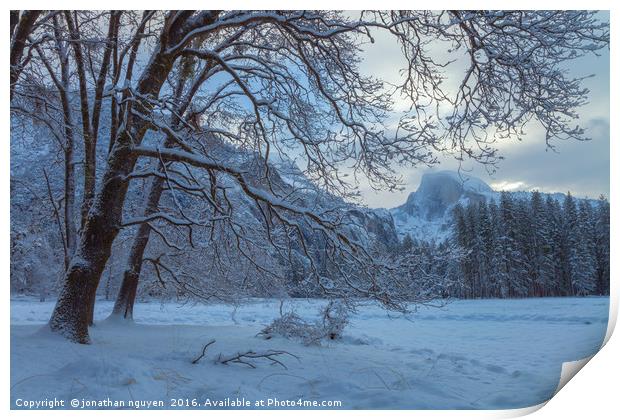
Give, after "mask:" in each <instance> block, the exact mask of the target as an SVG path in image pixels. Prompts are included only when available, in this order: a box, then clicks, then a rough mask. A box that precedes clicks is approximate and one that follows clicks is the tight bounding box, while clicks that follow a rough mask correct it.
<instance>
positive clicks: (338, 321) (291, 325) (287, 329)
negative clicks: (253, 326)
mask: <svg viewBox="0 0 620 420" xmlns="http://www.w3.org/2000/svg"><path fill="white" fill-rule="evenodd" d="M348 316H349V314H348V311H347V307H346V306H345V305H344V304H343V303H342V302H336V301H331V302H330V303H329V304H328V305H327V306H326V307H325V308H323V309H322V310H321V312H320V319H318V320H316V321H314V322H308V321H306V320H304V319H303V318H301V317H300V316H299V315H297V314H296V313H295V312H294V311H291V312H287V313H284V314H282V315H281V316H280V317H279V318H276V319H274V320H273V322H272V323H271V324H269V325H268V326H267V327H265V328H263V330H262V331H261V332H260V333H259V335H261V336H263V337H264V338H265V339H267V340H269V339H271V338H273V337H276V336H279V337H284V338H288V339H296V340H300V341H301V342H302V343H303V344H304V345H307V346H308V345H312V344H320V343H321V341H322V340H324V339H328V340H337V339H340V338H342V333H343V331H344V328H345V327H346V326H347V324H348V322H349V320H348Z"/></svg>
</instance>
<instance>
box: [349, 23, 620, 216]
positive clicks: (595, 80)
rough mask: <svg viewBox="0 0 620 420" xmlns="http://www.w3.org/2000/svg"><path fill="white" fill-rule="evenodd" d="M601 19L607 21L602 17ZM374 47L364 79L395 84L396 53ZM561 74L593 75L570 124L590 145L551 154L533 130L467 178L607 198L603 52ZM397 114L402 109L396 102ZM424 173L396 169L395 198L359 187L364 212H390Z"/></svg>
mask: <svg viewBox="0 0 620 420" xmlns="http://www.w3.org/2000/svg"><path fill="white" fill-rule="evenodd" d="M601 17H602V19H608V18H609V16H608V14H607V15H605V14H603V15H602V16H601ZM373 35H374V36H375V43H374V44H369V45H368V48H367V49H366V52H365V53H364V54H365V61H364V62H363V63H362V71H363V73H365V74H369V75H373V76H375V77H380V78H383V79H387V80H389V81H390V82H396V81H397V80H398V77H399V69H401V68H402V67H403V63H402V59H401V55H400V50H399V48H398V46H397V45H396V43H395V42H393V41H391V40H390V38H389V37H388V36H383V35H380V34H373ZM436 49H437V51H434V53H436V54H437V55H438V56H439V57H441V58H444V56H445V54H446V51H445V48H442V46H437V47H436ZM569 64H570V66H566V67H567V68H565V69H563V70H564V71H566V72H568V73H569V74H570V75H572V76H573V77H583V76H588V75H593V76H592V77H589V78H587V79H585V80H584V82H583V84H584V87H586V88H587V89H588V90H589V95H588V98H589V103H588V104H586V105H585V106H583V107H582V108H581V109H580V110H579V114H580V117H581V118H580V120H577V121H575V124H579V125H581V126H582V127H584V128H585V129H586V134H587V135H588V136H589V137H591V141H587V142H577V141H574V140H569V141H555V142H554V143H553V144H554V146H555V148H556V150H555V151H553V150H547V148H546V145H545V134H544V132H543V130H542V129H541V127H539V126H536V125H534V124H530V126H528V127H526V129H527V133H526V135H525V136H524V138H523V140H522V141H516V140H511V139H508V140H503V141H502V143H501V144H499V151H500V154H501V155H502V156H504V157H505V160H503V161H502V162H500V165H499V167H498V169H497V170H496V171H495V173H493V174H492V175H490V174H489V173H488V172H487V170H486V169H485V168H483V167H482V166H481V165H479V164H476V163H474V162H464V163H463V167H464V169H466V170H467V171H470V172H469V173H470V174H471V175H472V176H476V177H478V178H481V179H482V180H483V181H485V182H487V183H488V184H489V185H491V186H493V187H494V188H495V189H506V190H515V189H524V190H531V189H538V190H540V191H543V192H566V191H571V193H573V194H574V195H576V196H582V197H584V196H588V197H592V198H596V197H598V196H599V195H600V194H605V195H606V196H609V188H610V175H609V173H610V170H609V165H610V130H609V121H610V115H609V109H610V106H609V102H610V101H609V92H610V86H609V79H610V76H609V69H610V66H609V51H608V50H604V51H601V52H600V55H599V56H587V57H583V58H580V59H578V60H575V61H572V62H570V63H569ZM445 75H446V78H447V80H446V87H447V88H449V87H450V86H452V85H454V84H455V83H458V81H460V77H461V76H462V75H461V73H460V69H459V68H458V66H456V67H454V68H451V69H448V70H446V74H445ZM397 106H398V108H399V109H400V108H403V105H402V104H400V103H399V102H397ZM458 167H459V165H458V162H456V161H455V160H454V159H452V158H447V159H445V160H444V161H442V162H441V163H440V164H439V165H437V167H436V169H447V170H457V169H458ZM427 170H429V169H428V168H402V169H400V170H399V173H400V175H401V176H402V178H403V181H404V183H405V184H406V187H405V190H404V191H400V192H392V193H389V192H383V191H380V192H377V191H374V190H372V189H371V188H370V187H369V186H368V185H367V184H365V183H363V182H362V184H361V185H360V192H361V194H362V198H363V201H364V202H365V203H366V204H367V205H368V206H370V207H387V208H390V207H395V206H398V205H400V204H402V203H403V202H404V201H405V200H406V199H407V196H408V194H409V193H411V192H412V191H414V190H415V189H416V188H417V186H418V185H419V182H420V179H421V177H422V174H423V173H424V172H425V171H427Z"/></svg>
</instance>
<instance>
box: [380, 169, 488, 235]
mask: <svg viewBox="0 0 620 420" xmlns="http://www.w3.org/2000/svg"><path fill="white" fill-rule="evenodd" d="M496 195H498V193H496V192H494V191H493V190H492V189H491V187H490V186H488V185H487V184H486V183H485V182H483V181H482V180H480V179H478V178H474V177H465V176H461V175H459V174H458V173H457V172H452V171H439V172H430V173H426V174H424V175H423V176H422V180H421V182H420V186H419V187H418V189H417V191H414V192H412V193H411V194H409V197H408V198H407V201H406V202H405V204H403V205H401V206H399V207H396V208H393V209H391V210H390V213H391V214H392V217H393V218H394V224H395V226H396V230H397V232H398V236H399V237H400V238H403V237H404V236H405V235H407V234H409V235H410V236H411V237H412V238H415V239H420V240H443V239H445V238H446V237H447V236H448V235H449V234H450V225H451V214H450V213H451V210H452V208H453V207H454V206H455V205H456V204H457V203H461V204H467V203H469V202H481V201H484V200H489V199H495V198H496Z"/></svg>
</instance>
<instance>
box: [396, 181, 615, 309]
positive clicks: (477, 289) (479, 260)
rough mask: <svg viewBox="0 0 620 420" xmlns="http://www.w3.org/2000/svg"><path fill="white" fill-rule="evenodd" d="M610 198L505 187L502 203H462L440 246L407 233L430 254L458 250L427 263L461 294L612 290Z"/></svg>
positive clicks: (447, 289) (411, 246)
mask: <svg viewBox="0 0 620 420" xmlns="http://www.w3.org/2000/svg"><path fill="white" fill-rule="evenodd" d="M609 215H610V213H609V202H608V201H607V199H606V198H605V197H603V196H601V197H600V198H599V199H598V200H597V201H594V200H588V199H575V198H574V197H573V196H572V195H571V194H570V193H568V194H566V196H565V197H564V198H563V199H562V200H558V199H557V198H556V197H554V196H553V195H545V194H541V193H540V192H538V191H534V192H532V193H531V194H529V195H525V196H524V195H523V194H514V193H509V192H502V193H501V195H500V198H499V201H498V202H495V201H493V200H491V201H489V202H487V201H486V200H481V201H477V202H469V203H467V204H460V203H459V204H457V205H456V206H455V208H454V209H453V228H452V234H451V236H450V238H449V239H448V240H447V241H446V242H445V243H442V244H440V245H433V244H428V243H419V242H418V243H416V242H414V241H412V240H411V238H410V237H405V239H404V241H403V244H402V246H403V248H404V249H406V250H407V252H408V253H409V254H410V255H415V257H416V258H419V256H420V255H425V256H426V261H430V260H434V259H436V256H437V255H444V254H445V252H446V249H454V250H455V251H454V253H453V254H452V255H454V256H455V259H454V260H453V261H448V260H446V259H443V261H442V262H440V263H439V265H438V266H436V267H432V266H431V265H430V264H429V266H428V269H429V270H435V271H438V270H439V271H442V273H439V274H441V276H438V278H441V277H443V278H444V280H443V281H444V283H443V286H444V287H443V293H444V295H446V296H452V297H458V298H490V297H499V298H515V297H544V296H583V295H607V294H609V279H610V273H609V256H610V254H609V247H610V245H609V243H610V241H609V232H610V230H609Z"/></svg>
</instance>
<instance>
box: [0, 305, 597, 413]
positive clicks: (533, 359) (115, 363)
mask: <svg viewBox="0 0 620 420" xmlns="http://www.w3.org/2000/svg"><path fill="white" fill-rule="evenodd" d="M279 304H280V303H279V301H277V300H255V301H254V302H253V303H251V304H250V305H247V306H244V307H241V308H239V309H238V310H237V311H236V312H233V308H231V307H229V306H225V305H208V306H207V305H202V304H199V305H186V306H178V305H175V304H168V305H165V306H162V305H160V304H159V303H139V304H138V305H137V309H136V315H135V316H136V322H137V323H136V324H130V325H118V324H110V323H109V322H106V321H99V322H98V323H97V325H96V326H95V327H94V328H92V331H91V336H92V339H93V344H92V345H89V346H84V345H79V344H73V343H70V342H69V341H67V340H64V339H62V338H61V337H59V336H57V335H51V334H49V333H45V332H41V331H40V330H41V328H42V325H43V324H44V323H46V322H47V320H48V319H49V315H50V312H51V310H52V307H53V302H44V303H40V302H38V301H33V300H32V299H26V298H22V299H19V298H18V299H14V300H13V301H12V302H11V401H12V403H11V404H12V407H13V408H20V407H18V406H16V401H17V400H18V399H21V400H22V404H23V400H26V401H31V400H44V399H46V398H47V399H53V398H55V397H56V398H59V399H62V400H64V401H65V405H68V404H69V401H70V400H71V399H77V400H78V402H80V403H81V401H82V399H84V400H86V401H91V400H106V399H107V398H109V399H110V400H116V401H121V400H122V401H125V402H126V403H127V402H128V401H130V400H131V401H138V400H147V399H148V400H157V401H162V402H163V403H164V404H165V407H166V408H170V401H171V400H172V399H182V402H183V404H185V401H186V400H187V401H188V402H189V404H190V407H189V408H192V407H191V404H192V400H193V399H195V401H196V403H199V404H201V407H199V408H214V407H213V406H211V407H209V406H205V405H204V404H205V402H206V401H210V402H211V403H212V404H213V403H215V402H218V401H223V402H224V404H227V401H228V403H229V402H230V401H236V399H239V400H241V399H242V398H245V399H246V400H248V401H251V403H252V404H254V403H255V401H257V400H261V399H262V400H265V401H268V400H269V399H271V400H273V399H277V400H279V401H281V402H284V401H295V402H298V401H299V400H301V401H302V402H303V401H317V402H318V403H320V402H321V401H334V400H337V401H340V402H341V404H342V405H341V408H345V409H356V408H365V409H372V408H374V409H389V408H392V409H413V408H415V409H433V408H434V409H438V408H441V409H450V408H452V409H476V408H482V409H491V408H519V407H526V406H531V405H535V404H538V403H541V402H543V401H545V400H547V399H549V398H550V397H551V396H552V395H553V393H554V391H555V389H556V387H557V385H558V380H559V377H560V371H561V367H562V363H563V362H565V361H571V360H577V359H582V358H584V357H587V356H589V355H592V354H593V353H595V352H596V351H597V350H598V349H599V348H600V346H601V343H602V340H603V337H604V335H605V331H606V328H607V319H608V310H609V298H607V297H600V298H599V297H588V298H545V299H521V300H495V299H490V300H469V301H455V302H452V303H451V304H449V305H448V306H446V307H443V308H422V309H420V311H419V312H418V313H416V314H414V315H413V316H411V319H410V320H408V319H405V318H402V317H400V318H399V317H394V316H393V315H394V314H392V316H391V317H389V316H387V314H386V313H385V312H384V311H383V310H381V309H379V308H378V307H376V306H365V307H362V308H360V310H359V312H358V313H357V314H355V315H354V316H353V318H352V323H351V325H350V326H349V327H347V329H346V330H345V336H344V338H343V339H342V340H338V341H332V342H329V343H327V344H324V345H322V346H308V347H306V346H304V345H302V344H300V343H297V342H294V341H290V340H286V339H283V338H272V339H270V340H265V339H263V338H260V337H257V336H256V334H257V333H258V332H259V331H260V330H261V329H262V328H263V327H264V326H265V325H267V324H268V323H270V322H271V320H272V319H274V318H275V317H277V316H278V312H279ZM324 304H325V302H324V301H321V300H292V301H287V302H286V304H285V306H284V310H285V311H286V310H290V309H293V308H294V309H295V310H296V312H297V313H298V314H300V315H301V316H303V317H307V318H311V317H314V316H316V313H317V311H318V309H319V307H321V306H322V305H324ZM110 309H111V302H100V303H99V304H98V305H97V314H96V318H98V319H102V318H103V317H105V316H107V315H108V314H109V313H110ZM210 340H216V341H215V343H214V344H212V345H211V346H209V347H208V349H207V351H206V354H205V356H204V357H203V358H202V359H201V360H200V361H199V362H198V363H196V364H192V360H195V359H196V358H197V357H198V356H199V355H200V354H201V350H202V348H203V346H204V345H205V344H206V343H208V342H209V341H210ZM269 349H272V350H284V351H287V352H290V353H291V354H294V355H295V356H296V357H297V358H298V359H296V358H295V357H292V356H288V355H284V356H281V357H279V359H278V360H280V361H282V363H284V364H285V365H286V369H285V368H283V367H282V366H279V365H274V364H271V363H270V362H269V361H260V360H259V361H256V368H255V369H252V368H251V367H249V366H247V365H242V364H234V365H222V364H219V363H216V362H215V361H216V360H217V358H218V355H219V354H222V355H224V356H228V355H231V354H235V353H236V352H239V351H247V350H254V351H257V352H259V351H265V350H269ZM227 399H229V400H227ZM181 408H187V407H181ZM224 408H225V407H224ZM251 408H256V407H254V406H252V407H251ZM265 408H278V407H277V406H274V405H272V406H271V407H265ZM289 408H290V406H289ZM336 408H338V407H336Z"/></svg>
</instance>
